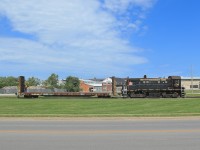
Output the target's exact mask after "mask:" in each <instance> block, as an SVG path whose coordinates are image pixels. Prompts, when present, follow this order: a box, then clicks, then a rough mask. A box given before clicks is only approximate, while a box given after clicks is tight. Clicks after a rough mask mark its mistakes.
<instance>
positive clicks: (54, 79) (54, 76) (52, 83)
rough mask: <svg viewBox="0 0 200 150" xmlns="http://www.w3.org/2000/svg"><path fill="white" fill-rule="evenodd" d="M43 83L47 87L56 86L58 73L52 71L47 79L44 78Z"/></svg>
mask: <svg viewBox="0 0 200 150" xmlns="http://www.w3.org/2000/svg"><path fill="white" fill-rule="evenodd" d="M43 85H44V86H46V87H48V88H51V89H53V88H58V87H59V85H58V75H57V74H55V73H52V74H51V75H50V76H49V77H48V79H47V80H45V81H44V82H43Z"/></svg>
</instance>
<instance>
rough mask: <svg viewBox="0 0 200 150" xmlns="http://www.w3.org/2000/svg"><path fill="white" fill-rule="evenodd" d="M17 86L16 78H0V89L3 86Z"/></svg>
mask: <svg viewBox="0 0 200 150" xmlns="http://www.w3.org/2000/svg"><path fill="white" fill-rule="evenodd" d="M17 85H18V78H16V77H12V76H9V77H0V88H2V87H5V86H17Z"/></svg>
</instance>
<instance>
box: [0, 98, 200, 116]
mask: <svg viewBox="0 0 200 150" xmlns="http://www.w3.org/2000/svg"><path fill="white" fill-rule="evenodd" d="M0 116H1V117H29V116H32V117H51V116H52V117H118V116H119V117H148V116H150V117H152V116H200V98H195V99H187V98H186V99H113V98H111V99H98V98H92V99H86V98H85V99H81V98H38V99H23V98H21V99H17V98H14V97H10V98H5V97H0Z"/></svg>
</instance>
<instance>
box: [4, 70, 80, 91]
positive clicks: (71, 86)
mask: <svg viewBox="0 0 200 150" xmlns="http://www.w3.org/2000/svg"><path fill="white" fill-rule="evenodd" d="M58 78H59V76H58V75H57V74H55V73H52V74H51V75H50V76H49V77H48V78H47V79H46V80H44V81H42V80H40V79H39V78H36V77H29V78H28V79H27V80H26V83H25V84H26V87H30V86H44V87H46V88H48V89H54V88H58V89H66V90H67V91H69V92H79V91H80V90H81V89H80V80H79V79H78V78H77V77H73V76H68V77H67V78H66V79H65V80H64V82H63V83H60V84H59V79H58ZM6 86H18V78H16V77H13V76H10V77H0V88H3V87H6Z"/></svg>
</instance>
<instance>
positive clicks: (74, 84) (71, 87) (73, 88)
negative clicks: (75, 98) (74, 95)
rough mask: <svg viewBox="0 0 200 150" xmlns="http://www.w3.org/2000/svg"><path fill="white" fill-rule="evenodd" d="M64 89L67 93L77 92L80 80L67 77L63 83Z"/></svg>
mask: <svg viewBox="0 0 200 150" xmlns="http://www.w3.org/2000/svg"><path fill="white" fill-rule="evenodd" d="M65 89H66V90H67V91H69V92H79V91H80V80H79V79H78V78H77V77H72V76H69V77H67V78H66V81H65Z"/></svg>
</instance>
